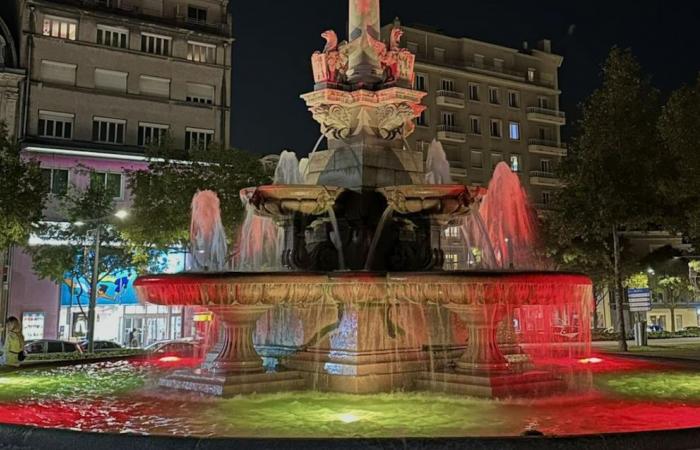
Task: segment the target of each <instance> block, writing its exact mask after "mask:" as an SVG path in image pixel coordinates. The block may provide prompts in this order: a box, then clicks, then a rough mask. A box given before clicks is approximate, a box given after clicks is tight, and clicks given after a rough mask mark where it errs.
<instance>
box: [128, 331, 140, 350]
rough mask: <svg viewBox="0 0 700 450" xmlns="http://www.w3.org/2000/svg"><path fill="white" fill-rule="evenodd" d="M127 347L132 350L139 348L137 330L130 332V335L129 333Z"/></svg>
mask: <svg viewBox="0 0 700 450" xmlns="http://www.w3.org/2000/svg"><path fill="white" fill-rule="evenodd" d="M129 345H130V346H131V347H132V348H138V347H139V336H138V330H137V329H136V328H134V329H133V330H131V333H129Z"/></svg>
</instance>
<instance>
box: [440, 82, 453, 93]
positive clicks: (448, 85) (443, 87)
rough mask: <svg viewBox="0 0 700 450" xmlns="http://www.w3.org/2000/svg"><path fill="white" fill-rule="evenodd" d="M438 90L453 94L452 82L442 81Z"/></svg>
mask: <svg viewBox="0 0 700 450" xmlns="http://www.w3.org/2000/svg"><path fill="white" fill-rule="evenodd" d="M440 89H441V90H443V91H450V92H454V90H455V82H454V80H446V79H443V80H442V82H441V83H440Z"/></svg>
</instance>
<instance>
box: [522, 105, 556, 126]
mask: <svg viewBox="0 0 700 450" xmlns="http://www.w3.org/2000/svg"><path fill="white" fill-rule="evenodd" d="M527 120H531V121H533V122H542V123H546V124H549V125H559V126H563V125H566V114H564V112H562V111H556V110H554V109H547V108H537V107H532V108H528V109H527Z"/></svg>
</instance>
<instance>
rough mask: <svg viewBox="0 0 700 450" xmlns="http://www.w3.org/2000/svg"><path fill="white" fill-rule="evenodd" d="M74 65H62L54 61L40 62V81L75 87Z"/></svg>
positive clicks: (75, 67)
mask: <svg viewBox="0 0 700 450" xmlns="http://www.w3.org/2000/svg"><path fill="white" fill-rule="evenodd" d="M77 68H78V66H76V65H75V64H64V63H60V62H55V61H46V60H43V61H41V79H42V80H44V81H49V82H53V83H59V84H66V85H70V86H75V71H76V69H77Z"/></svg>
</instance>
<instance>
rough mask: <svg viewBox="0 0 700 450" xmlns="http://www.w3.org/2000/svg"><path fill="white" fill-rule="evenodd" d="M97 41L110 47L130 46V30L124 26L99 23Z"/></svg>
mask: <svg viewBox="0 0 700 450" xmlns="http://www.w3.org/2000/svg"><path fill="white" fill-rule="evenodd" d="M97 43H98V44H101V45H107V46H109V47H117V48H128V47H129V31H128V30H126V29H124V28H115V27H108V26H105V25H97Z"/></svg>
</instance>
